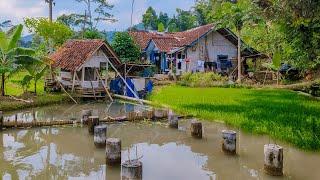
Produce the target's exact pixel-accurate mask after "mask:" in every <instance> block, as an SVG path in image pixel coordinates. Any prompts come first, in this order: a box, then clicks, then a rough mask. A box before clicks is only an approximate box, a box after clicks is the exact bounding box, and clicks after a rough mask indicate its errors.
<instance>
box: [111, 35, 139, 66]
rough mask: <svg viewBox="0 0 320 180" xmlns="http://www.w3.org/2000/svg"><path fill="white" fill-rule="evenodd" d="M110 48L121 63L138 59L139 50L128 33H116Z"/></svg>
mask: <svg viewBox="0 0 320 180" xmlns="http://www.w3.org/2000/svg"><path fill="white" fill-rule="evenodd" d="M112 47H113V50H114V51H115V52H116V54H117V55H118V56H119V58H120V59H121V60H122V61H123V62H128V61H137V60H139V59H140V49H139V47H138V46H137V45H136V44H135V42H134V41H133V39H132V38H131V36H130V35H129V33H128V32H117V33H116V34H115V37H114V39H113V42H112Z"/></svg>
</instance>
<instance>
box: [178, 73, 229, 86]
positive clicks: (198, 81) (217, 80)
mask: <svg viewBox="0 0 320 180" xmlns="http://www.w3.org/2000/svg"><path fill="white" fill-rule="evenodd" d="M227 81H228V78H227V77H223V76H221V75H219V74H216V73H213V72H209V73H185V74H183V75H182V76H181V80H180V82H179V84H180V85H182V86H189V87H215V86H224V85H226V84H227Z"/></svg>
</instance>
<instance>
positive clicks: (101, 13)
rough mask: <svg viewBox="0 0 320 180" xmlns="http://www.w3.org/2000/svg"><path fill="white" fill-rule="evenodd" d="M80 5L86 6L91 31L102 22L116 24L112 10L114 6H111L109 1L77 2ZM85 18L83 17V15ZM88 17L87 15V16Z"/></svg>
mask: <svg viewBox="0 0 320 180" xmlns="http://www.w3.org/2000/svg"><path fill="white" fill-rule="evenodd" d="M76 1H77V2H79V3H83V4H85V5H86V9H87V12H88V18H89V20H88V21H89V26H90V29H91V30H92V29H96V28H97V26H98V24H99V23H100V22H115V21H116V20H115V19H114V18H113V15H112V14H111V13H110V10H112V9H113V7H114V6H113V5H111V4H109V3H108V1H107V0H76ZM81 16H83V15H81ZM85 16H86V15H85Z"/></svg>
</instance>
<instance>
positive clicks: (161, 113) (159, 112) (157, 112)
mask: <svg viewBox="0 0 320 180" xmlns="http://www.w3.org/2000/svg"><path fill="white" fill-rule="evenodd" d="M153 113H154V114H153V117H154V118H155V119H164V118H166V117H168V111H167V110H165V109H154V111H153Z"/></svg>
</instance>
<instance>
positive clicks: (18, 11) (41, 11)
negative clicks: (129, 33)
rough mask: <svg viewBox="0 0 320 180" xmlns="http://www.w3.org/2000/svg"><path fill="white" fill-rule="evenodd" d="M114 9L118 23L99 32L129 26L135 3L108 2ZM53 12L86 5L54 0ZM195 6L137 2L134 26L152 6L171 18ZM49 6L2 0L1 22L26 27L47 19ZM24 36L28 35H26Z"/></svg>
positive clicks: (35, 0) (40, 0) (178, 1)
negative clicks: (29, 22) (31, 21)
mask: <svg viewBox="0 0 320 180" xmlns="http://www.w3.org/2000/svg"><path fill="white" fill-rule="evenodd" d="M108 1H109V2H110V3H111V4H113V5H114V8H113V10H111V14H113V15H114V17H115V18H116V19H117V20H118V21H117V22H115V23H103V24H102V25H100V26H99V29H100V30H106V31H113V30H117V31H122V30H125V29H127V28H128V27H129V26H130V21H131V20H130V18H131V17H130V16H131V2H132V0H108ZM55 2H56V5H55V7H54V10H53V18H54V19H55V18H56V17H58V16H59V15H62V14H71V13H82V14H84V10H85V5H84V4H81V3H78V2H76V0H55ZM194 3H195V0H135V6H134V17H133V24H138V23H139V22H141V19H142V14H143V13H144V12H145V11H146V9H147V8H148V7H149V6H152V7H153V8H154V9H155V10H156V11H157V12H158V13H159V12H160V11H163V12H166V13H168V14H169V15H170V16H171V15H173V14H174V13H175V10H176V8H180V9H184V10H188V9H190V8H191V7H192V6H193V5H194ZM47 16H48V5H47V4H46V3H45V0H0V22H3V21H5V20H12V22H13V23H14V24H18V23H23V19H24V18H25V17H47ZM24 34H28V32H27V31H24Z"/></svg>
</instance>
